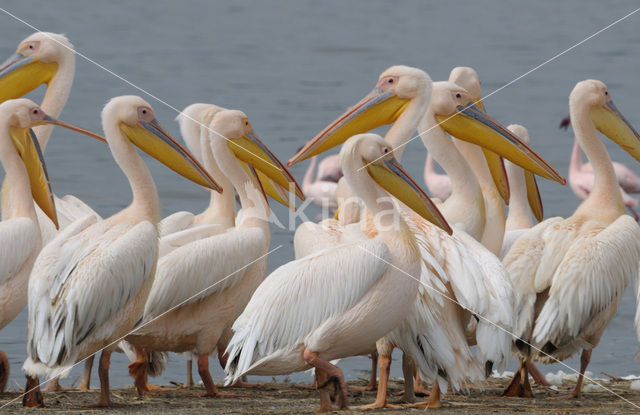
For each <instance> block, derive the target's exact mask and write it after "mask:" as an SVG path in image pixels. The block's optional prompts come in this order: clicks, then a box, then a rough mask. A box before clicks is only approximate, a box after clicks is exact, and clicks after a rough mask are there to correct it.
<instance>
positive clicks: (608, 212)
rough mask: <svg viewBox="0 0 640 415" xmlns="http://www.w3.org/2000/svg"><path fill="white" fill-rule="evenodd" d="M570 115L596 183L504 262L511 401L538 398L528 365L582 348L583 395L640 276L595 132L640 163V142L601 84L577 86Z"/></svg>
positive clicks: (635, 245)
mask: <svg viewBox="0 0 640 415" xmlns="http://www.w3.org/2000/svg"><path fill="white" fill-rule="evenodd" d="M569 110H570V114H571V119H572V121H573V125H574V131H575V135H576V139H577V140H578V141H579V143H580V146H581V147H582V148H583V149H584V151H585V153H586V155H587V158H588V159H589V160H590V162H591V164H592V166H593V172H594V176H595V184H594V188H593V191H592V192H591V193H590V194H589V196H588V197H587V198H586V199H585V201H584V202H582V204H581V205H580V206H578V208H577V209H576V211H575V212H574V213H573V215H571V216H570V217H569V218H567V219H563V218H560V217H555V218H550V219H547V220H545V221H543V222H541V223H539V224H538V225H536V226H534V227H533V228H531V229H530V230H529V231H527V232H526V233H525V234H524V235H522V236H521V237H520V238H519V239H518V240H517V241H516V243H515V244H514V245H513V247H512V248H511V250H510V251H509V252H508V253H507V255H506V257H505V258H504V261H503V262H504V264H505V266H506V267H507V270H508V271H509V273H510V275H511V277H512V279H513V283H514V287H515V289H516V305H517V307H516V310H518V314H517V316H516V317H517V318H516V331H515V334H516V335H517V336H518V338H519V339H518V340H517V341H516V342H515V346H516V348H517V349H518V352H519V353H520V355H521V359H520V368H519V370H518V372H517V373H516V374H515V376H514V378H513V381H512V382H511V384H510V385H509V387H508V388H507V390H506V391H505V393H504V394H505V395H506V396H523V397H531V396H532V393H531V387H530V385H529V382H528V379H527V377H528V375H527V366H526V365H525V364H523V363H524V362H527V361H530V360H536V361H541V362H545V363H546V362H553V361H555V360H564V359H566V358H568V357H570V356H571V355H573V354H575V353H576V352H578V351H579V350H580V349H582V356H581V358H580V375H579V377H578V382H577V384H576V387H575V389H574V391H573V392H572V394H571V395H572V396H573V397H580V396H581V389H582V381H583V376H584V371H585V370H586V368H587V365H588V364H589V360H590V357H591V351H592V350H593V348H594V347H596V346H597V344H598V342H599V341H600V337H601V336H602V333H603V331H604V329H605V328H606V326H607V324H608V323H609V321H610V320H611V318H613V315H614V314H615V312H616V310H617V308H618V304H619V302H620V301H621V299H622V295H623V292H624V290H625V288H626V287H627V285H628V284H629V280H630V279H635V278H637V273H638V260H639V259H640V227H639V226H638V224H637V223H636V222H635V221H634V220H633V219H632V218H631V217H630V216H628V215H625V214H624V213H625V209H624V204H623V203H622V196H621V193H620V188H619V186H618V184H617V181H616V176H615V173H614V170H613V166H612V165H611V159H610V158H609V154H608V153H607V150H606V149H605V146H604V144H603V142H602V141H601V140H600V139H599V137H598V134H597V130H599V131H600V132H602V133H603V134H605V135H606V136H607V137H609V138H610V139H611V140H613V141H614V142H615V143H617V144H618V145H620V146H621V147H622V148H623V149H624V150H625V151H627V152H628V153H629V154H631V155H632V156H633V157H634V158H635V159H636V160H640V143H639V141H638V140H639V139H640V137H639V136H638V133H637V132H636V131H635V130H634V129H633V127H631V125H630V124H629V123H628V122H627V121H626V120H625V119H624V117H623V116H622V114H621V113H620V112H619V111H618V109H617V108H616V107H615V106H614V105H613V101H612V100H611V94H610V93H609V90H608V89H607V87H606V85H605V84H604V83H602V82H601V81H597V80H592V79H590V80H585V81H581V82H578V83H577V84H576V86H575V87H574V88H573V91H571V94H570V96H569ZM636 323H638V316H636Z"/></svg>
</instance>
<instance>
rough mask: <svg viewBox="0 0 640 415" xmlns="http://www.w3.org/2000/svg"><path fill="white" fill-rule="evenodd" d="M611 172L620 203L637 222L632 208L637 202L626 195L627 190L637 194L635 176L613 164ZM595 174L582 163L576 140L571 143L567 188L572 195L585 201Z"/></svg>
mask: <svg viewBox="0 0 640 415" xmlns="http://www.w3.org/2000/svg"><path fill="white" fill-rule="evenodd" d="M612 165H613V171H614V173H615V175H616V178H617V181H618V185H619V186H620V193H621V194H622V203H624V205H625V206H626V208H627V210H629V213H631V215H633V217H634V219H635V220H636V221H637V220H638V219H640V217H639V216H638V214H637V213H636V211H635V209H634V207H636V206H638V201H637V200H636V199H634V198H633V197H631V196H630V195H629V194H628V193H627V191H626V190H627V189H628V190H629V191H631V192H634V193H638V184H637V183H636V182H635V179H637V176H635V174H634V173H633V172H632V171H631V170H630V169H629V168H628V167H626V166H625V165H623V164H620V163H617V162H613V163H612ZM594 181H595V174H594V171H593V167H591V163H583V161H582V150H581V149H580V144H579V143H578V140H577V139H575V140H574V141H573V149H572V150H571V161H570V162H569V186H570V187H571V190H572V191H573V194H574V195H576V197H577V198H578V199H580V200H585V199H586V198H587V197H588V196H589V193H591V191H592V190H593V186H594Z"/></svg>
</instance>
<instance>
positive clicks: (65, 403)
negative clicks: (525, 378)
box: [0, 378, 640, 414]
mask: <svg viewBox="0 0 640 415" xmlns="http://www.w3.org/2000/svg"><path fill="white" fill-rule="evenodd" d="M365 383H366V382H364V381H362V382H349V384H350V385H358V384H360V385H364V384H365ZM506 384H507V380H506V379H493V378H492V379H490V380H489V381H487V382H486V383H484V384H483V385H481V387H480V385H478V386H472V387H470V388H469V394H467V395H446V396H444V397H443V400H442V403H443V407H442V408H441V409H439V410H437V413H438V414H481V413H482V414H484V413H491V414H502V413H514V412H523V413H532V414H533V413H536V414H545V413H549V414H556V413H560V414H571V413H575V414H584V413H588V414H602V413H620V414H622V413H630V412H634V410H637V409H638V408H636V407H634V406H633V405H631V404H629V403H627V402H625V401H624V400H623V399H621V398H619V397H617V396H615V395H613V394H612V393H610V392H607V391H606V390H604V389H601V388H594V385H592V386H588V387H587V390H586V391H585V392H584V394H583V398H582V399H580V400H576V399H572V398H569V397H568V395H569V393H570V391H571V389H572V388H573V386H574V385H575V384H574V383H572V382H569V381H565V382H564V385H563V386H559V387H558V390H557V391H556V390H552V389H549V388H545V387H539V386H534V395H535V397H534V399H518V398H501V397H499V395H500V393H501V392H502V390H503V389H504V387H505V386H506ZM602 384H603V385H604V386H606V387H607V388H609V389H611V390H612V391H613V392H615V393H617V394H618V395H620V396H621V397H623V398H626V399H628V400H630V401H631V402H633V403H635V404H640V391H634V390H631V389H630V384H631V381H624V380H621V379H618V380H614V381H609V382H602ZM401 390H402V382H401V381H399V380H393V381H392V382H391V384H390V391H391V393H394V392H400V391H401ZM221 391H222V392H224V393H236V394H243V395H245V396H243V397H220V398H201V397H195V396H194V395H197V394H201V393H202V392H203V391H202V389H200V388H194V389H179V390H163V391H158V392H157V395H156V396H149V397H139V396H138V395H137V394H136V392H135V390H134V389H133V388H121V389H114V390H113V400H114V402H117V403H118V404H120V405H122V406H120V407H117V408H113V409H107V410H104V409H93V408H87V406H88V405H90V404H92V403H94V402H96V401H97V400H98V396H99V391H98V390H97V389H92V390H91V391H89V392H77V391H66V392H61V393H45V394H44V395H45V396H44V398H45V404H46V405H47V407H46V408H45V409H37V410H28V409H24V408H22V407H21V406H20V403H19V402H16V403H13V404H11V405H9V406H8V407H6V408H3V409H2V411H0V412H2V413H22V414H25V413H65V414H71V413H95V414H102V413H105V414H106V413H109V414H119V413H131V412H135V413H142V414H178V413H180V414H199V413H203V412H210V413H217V414H258V413H259V414H300V413H313V411H314V410H315V409H317V407H318V396H317V393H316V392H315V390H313V389H310V388H308V387H307V386H306V385H298V384H293V383H265V384H263V385H261V387H259V388H255V389H222V390H221ZM18 395H19V394H18V393H7V394H4V395H2V396H0V406H1V405H4V404H5V403H7V402H8V401H10V400H11V399H13V398H15V397H17V396H18ZM350 399H351V400H350V404H351V406H352V407H354V406H356V405H362V404H367V403H371V402H373V401H374V399H375V392H351V393H350ZM419 399H423V398H419ZM390 402H392V403H401V398H400V397H396V396H393V397H391V399H390ZM418 411H423V410H421V409H403V410H388V409H387V410H384V411H374V413H375V412H384V413H386V414H400V413H418ZM354 412H355V411H354Z"/></svg>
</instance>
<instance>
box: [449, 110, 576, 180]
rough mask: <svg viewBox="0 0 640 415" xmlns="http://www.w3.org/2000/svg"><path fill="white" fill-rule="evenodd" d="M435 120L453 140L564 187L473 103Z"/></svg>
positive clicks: (544, 164)
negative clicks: (472, 146) (467, 143)
mask: <svg viewBox="0 0 640 415" xmlns="http://www.w3.org/2000/svg"><path fill="white" fill-rule="evenodd" d="M436 120H437V121H438V122H439V123H440V126H441V127H442V128H443V129H444V130H445V131H447V132H448V133H449V134H451V135H452V136H454V137H456V138H459V139H461V140H464V141H467V142H470V143H472V144H476V145H479V146H480V147H483V148H486V149H487V150H490V151H492V152H494V153H496V154H497V155H500V156H502V157H504V158H506V159H507V160H510V161H511V162H513V163H514V164H517V165H518V166H520V167H522V168H523V169H525V170H529V171H530V172H532V173H535V174H537V175H538V176H542V177H544V178H547V179H549V180H554V181H556V182H558V183H561V184H563V185H564V184H566V180H565V179H564V177H562V176H561V175H560V173H558V172H557V171H556V170H555V169H554V168H553V167H551V165H550V164H549V163H547V162H546V161H545V160H544V159H543V158H542V157H540V156H539V155H538V154H537V153H536V152H535V151H533V150H532V149H531V148H530V147H529V146H528V145H526V144H525V143H523V142H522V141H520V140H519V139H518V137H516V136H515V135H514V134H512V133H511V132H510V131H509V130H507V129H506V128H505V127H503V126H502V125H501V124H500V123H498V122H497V121H496V120H494V119H493V118H491V117H490V116H489V115H488V114H487V113H486V112H484V111H483V110H482V109H480V108H479V107H478V106H476V105H474V104H473V103H469V104H468V105H466V106H458V108H457V112H456V113H455V114H454V115H452V116H443V115H436ZM501 168H502V167H501ZM494 169H495V167H494Z"/></svg>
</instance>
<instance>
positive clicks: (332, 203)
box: [302, 155, 342, 209]
mask: <svg viewBox="0 0 640 415" xmlns="http://www.w3.org/2000/svg"><path fill="white" fill-rule="evenodd" d="M336 162H337V164H336ZM317 164H318V160H317V157H312V158H311V164H309V168H308V169H307V172H306V173H305V174H304V179H303V180H302V191H303V192H304V194H305V195H306V196H307V197H308V198H310V199H311V200H312V201H313V203H315V204H316V205H319V206H323V205H325V204H326V206H328V207H329V208H330V209H336V208H337V207H338V202H337V200H336V189H337V188H338V180H339V179H340V177H342V169H341V168H340V159H339V158H338V155H333V156H329V157H326V158H325V159H323V160H322V161H321V162H320V165H319V166H318V173H317V175H316V165H317ZM336 167H337V168H336Z"/></svg>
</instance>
